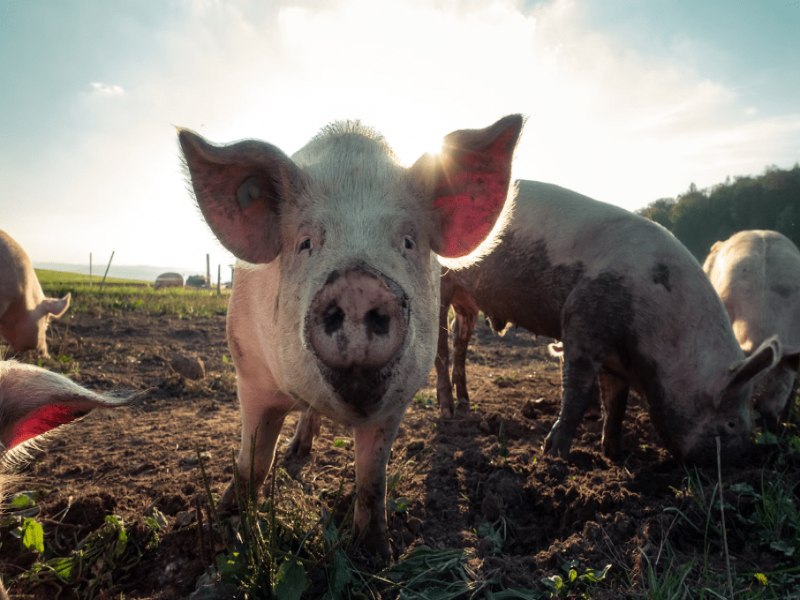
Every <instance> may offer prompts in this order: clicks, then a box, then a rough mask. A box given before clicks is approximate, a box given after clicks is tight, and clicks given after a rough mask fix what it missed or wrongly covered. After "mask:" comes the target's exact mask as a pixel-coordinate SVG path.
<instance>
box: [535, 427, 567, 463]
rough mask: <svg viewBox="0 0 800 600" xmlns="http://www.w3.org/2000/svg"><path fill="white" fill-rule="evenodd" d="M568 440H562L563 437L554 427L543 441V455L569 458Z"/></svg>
mask: <svg viewBox="0 0 800 600" xmlns="http://www.w3.org/2000/svg"><path fill="white" fill-rule="evenodd" d="M569 447H570V440H567V439H564V436H563V435H562V434H561V432H560V431H558V430H557V429H556V428H555V427H553V430H552V431H551V432H550V433H549V434H548V436H547V437H546V438H545V439H544V445H543V446H542V450H543V452H544V453H545V454H549V455H551V456H559V457H561V458H566V457H567V456H569Z"/></svg>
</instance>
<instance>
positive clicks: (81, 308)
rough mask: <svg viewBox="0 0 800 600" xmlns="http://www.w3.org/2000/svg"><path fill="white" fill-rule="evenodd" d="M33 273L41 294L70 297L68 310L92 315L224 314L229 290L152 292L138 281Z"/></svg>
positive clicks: (161, 290) (177, 289)
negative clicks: (66, 295) (36, 278)
mask: <svg viewBox="0 0 800 600" xmlns="http://www.w3.org/2000/svg"><path fill="white" fill-rule="evenodd" d="M36 274H37V276H38V277H39V282H40V283H41V284H42V288H43V289H44V292H45V294H47V295H49V296H57V297H61V296H64V295H65V294H66V293H67V292H69V293H71V294H72V304H71V306H70V311H72V312H74V313H79V314H81V313H82V314H91V315H94V316H99V317H102V316H113V315H115V314H120V313H123V312H133V313H141V314H145V315H151V316H162V315H171V316H177V317H180V318H191V317H208V316H212V315H224V314H225V312H226V311H227V306H228V298H229V297H230V291H229V290H222V293H221V294H219V295H218V294H217V292H216V288H214V289H211V290H203V289H196V288H162V289H160V290H156V289H155V288H153V287H152V286H151V285H150V283H148V282H146V281H140V280H132V279H119V278H109V279H107V280H106V283H105V285H104V286H102V287H101V286H100V278H98V277H93V278H92V279H91V281H90V279H89V276H88V275H81V274H77V273H63V272H61V271H48V270H44V269H37V270H36Z"/></svg>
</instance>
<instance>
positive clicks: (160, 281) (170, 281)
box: [153, 273, 183, 290]
mask: <svg viewBox="0 0 800 600" xmlns="http://www.w3.org/2000/svg"><path fill="white" fill-rule="evenodd" d="M153 287H155V289H157V290H160V289H161V288H170V287H183V275H181V274H180V273H161V275H159V276H158V277H156V282H155V285H154V286H153Z"/></svg>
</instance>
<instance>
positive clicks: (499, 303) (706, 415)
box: [437, 181, 780, 461]
mask: <svg viewBox="0 0 800 600" xmlns="http://www.w3.org/2000/svg"><path fill="white" fill-rule="evenodd" d="M518 190H519V191H518V195H517V198H516V201H515V213H514V217H513V220H512V221H511V222H510V224H509V226H508V227H507V228H506V230H505V231H504V233H503V235H502V237H501V239H500V242H499V243H498V245H497V246H496V247H495V249H494V251H493V252H491V253H490V254H489V255H487V256H486V257H485V258H484V259H483V260H482V261H481V262H479V263H476V264H474V265H472V266H470V267H468V268H465V269H459V270H451V271H448V272H447V273H446V274H445V275H444V276H443V278H442V307H441V313H440V319H441V321H440V324H441V327H440V337H439V352H438V358H437V370H438V385H437V390H438V394H439V401H440V405H441V406H442V409H443V411H444V412H452V402H453V399H452V388H451V386H450V380H449V377H448V373H447V367H448V356H447V325H446V319H447V310H448V305H449V303H451V302H452V303H453V305H454V307H455V309H456V314H457V317H458V318H457V328H456V329H457V331H456V336H455V337H456V350H455V363H456V364H455V366H454V367H453V377H454V379H455V381H456V384H457V388H461V389H457V391H458V393H459V395H462V394H465V393H466V380H465V374H464V360H465V354H466V344H467V342H468V340H469V336H470V335H471V333H472V329H473V327H474V323H475V318H476V316H477V311H478V309H481V310H483V311H484V313H485V314H486V316H487V318H488V319H489V321H490V322H491V323H492V325H493V327H495V328H502V327H503V326H505V324H506V323H509V322H511V323H515V324H517V325H519V326H522V327H524V328H526V329H528V330H530V331H531V332H533V333H536V334H539V335H545V336H549V337H552V338H556V339H560V340H562V341H563V360H564V366H563V399H562V405H561V411H560V415H559V418H558V420H557V421H556V423H555V424H554V426H553V428H552V430H551V431H550V434H549V435H548V436H547V439H546V441H545V450H546V451H549V452H551V453H555V454H558V455H562V456H564V455H566V454H568V452H569V448H570V444H571V440H572V437H573V436H574V433H575V430H576V427H577V425H578V423H579V422H580V420H581V418H582V415H583V413H584V411H585V409H586V406H587V404H588V403H589V402H590V400H591V398H592V397H593V395H594V394H596V393H597V386H598V384H599V388H600V393H601V398H602V401H603V405H604V413H605V414H604V427H603V449H604V451H605V452H606V454H608V455H610V456H614V455H617V454H618V452H619V448H620V439H621V427H622V419H623V415H624V411H625V404H626V401H627V395H628V390H629V387H630V386H633V387H634V388H635V389H637V390H638V391H639V392H640V393H642V394H643V395H644V396H645V398H646V399H647V402H648V406H649V410H650V415H651V420H652V422H653V425H654V427H655V428H656V430H657V431H658V433H659V434H660V437H661V438H662V440H663V441H664V443H665V445H666V446H667V448H668V449H669V450H670V451H672V452H673V453H674V454H675V455H676V456H677V457H679V458H681V459H684V460H688V461H693V460H702V459H704V458H707V457H709V456H710V455H711V452H712V450H713V448H714V436H717V435H719V436H720V438H721V439H722V442H723V444H724V445H725V446H726V447H727V448H728V449H729V450H730V451H734V450H740V449H742V448H743V447H744V446H745V444H746V441H747V439H748V434H749V433H750V430H751V421H750V415H749V412H748V409H747V399H748V396H749V394H750V389H751V383H750V382H751V379H752V378H753V377H754V376H755V375H757V374H758V373H760V372H761V371H763V370H764V369H766V368H768V367H769V366H771V365H773V364H774V363H775V361H777V358H778V354H779V352H780V345H779V344H778V343H777V342H776V341H775V340H774V339H770V340H767V341H765V343H764V345H763V346H762V347H760V348H759V349H757V350H755V351H754V353H753V354H752V355H751V356H750V357H749V358H745V356H744V354H743V353H742V351H741V349H740V348H739V346H738V344H737V343H736V339H735V338H734V336H733V332H732V330H731V325H730V322H729V320H728V318H727V315H726V314H725V311H724V308H723V307H722V304H721V303H720V300H719V298H718V296H717V294H716V293H715V292H714V290H713V288H712V287H711V285H710V284H709V282H708V279H707V278H706V277H705V275H704V274H703V271H702V269H701V268H700V265H699V264H698V263H697V261H696V260H695V259H694V258H693V257H692V256H691V254H690V253H689V252H688V251H687V250H686V249H685V248H684V247H683V246H682V245H681V244H680V243H679V242H678V241H677V240H676V239H675V238H674V237H673V236H672V235H671V234H670V233H669V232H667V231H666V230H665V229H663V228H662V227H660V226H659V225H657V224H655V223H653V222H651V221H649V220H646V219H644V218H642V217H639V216H637V215H634V214H631V213H629V212H627V211H625V210H623V209H621V208H618V207H615V206H611V205H608V204H604V203H601V202H597V201H595V200H592V199H590V198H587V197H585V196H582V195H580V194H577V193H574V192H571V191H569V190H566V189H564V188H561V187H558V186H555V185H550V184H545V183H539V182H533V181H522V182H520V183H519V188H518Z"/></svg>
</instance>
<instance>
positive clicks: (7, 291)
mask: <svg viewBox="0 0 800 600" xmlns="http://www.w3.org/2000/svg"><path fill="white" fill-rule="evenodd" d="M69 302H70V294H69V293H68V294H67V295H66V296H64V297H63V298H46V297H45V295H44V292H43V291H42V286H41V284H40V283H39V280H38V279H37V277H36V272H35V271H34V270H33V265H32V264H31V259H30V258H28V255H27V254H26V253H25V250H23V249H22V246H20V245H19V244H18V243H17V242H16V241H14V239H13V238H12V237H11V236H10V235H8V234H7V233H6V232H4V231H0V335H2V337H4V338H5V339H6V340H7V341H8V343H9V344H11V347H12V348H13V350H14V351H15V352H23V351H25V350H33V349H35V350H36V351H37V352H38V353H39V356H42V357H47V356H49V354H48V352H47V325H48V324H49V323H50V319H58V318H59V317H61V316H62V315H63V314H64V313H65V312H67V308H69Z"/></svg>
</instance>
